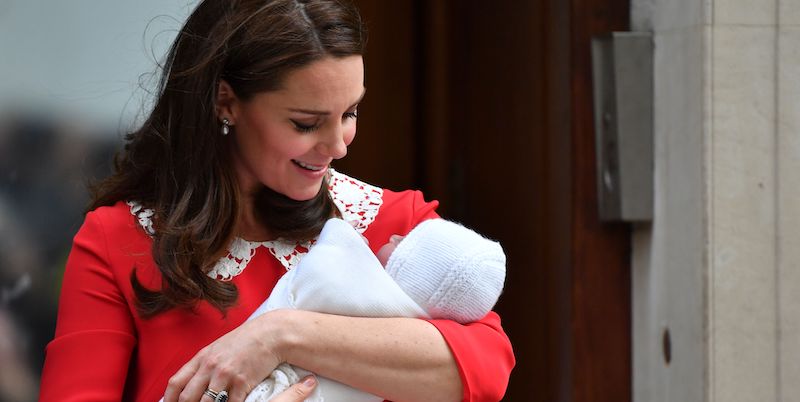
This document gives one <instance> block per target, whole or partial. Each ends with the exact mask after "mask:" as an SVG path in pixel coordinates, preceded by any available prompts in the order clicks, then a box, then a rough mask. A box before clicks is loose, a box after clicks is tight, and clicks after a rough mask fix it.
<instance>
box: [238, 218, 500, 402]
mask: <svg viewBox="0 0 800 402" xmlns="http://www.w3.org/2000/svg"><path fill="white" fill-rule="evenodd" d="M505 263H506V258H505V254H504V253H503V249H502V248H501V247H500V244H498V243H497V242H494V241H491V240H488V239H486V238H484V237H482V236H481V235H479V234H477V233H475V232H473V231H472V230H469V229H467V228H465V227H463V226H461V225H458V224H456V223H453V222H449V221H446V220H443V219H431V220H427V221H425V222H422V223H420V224H419V225H418V226H417V227H416V228H414V229H413V230H412V231H411V232H410V233H408V235H406V236H405V237H400V236H393V237H392V238H391V239H390V241H389V243H387V244H386V245H384V246H383V247H382V248H381V249H380V250H379V251H378V253H377V256H376V255H375V254H373V253H372V251H371V250H370V249H369V247H368V246H367V244H366V243H365V241H364V239H363V238H362V237H361V236H360V235H359V234H358V233H357V232H356V231H355V229H353V227H352V226H350V225H349V224H348V223H346V222H345V221H343V220H341V219H330V220H329V221H328V222H327V223H326V224H325V227H324V228H323V229H322V232H321V233H320V236H319V239H318V241H317V243H316V245H315V246H314V247H312V248H311V250H310V251H309V252H308V254H306V255H305V256H304V257H303V259H302V260H301V261H300V263H299V264H298V265H297V267H296V268H295V269H293V270H291V271H289V272H287V273H286V274H285V275H284V276H283V277H282V278H281V279H280V280H279V281H278V283H277V284H276V285H275V288H274V289H273V291H272V294H271V295H270V296H269V298H268V299H267V300H266V301H265V302H264V303H263V304H262V305H261V306H260V307H259V308H258V309H257V310H256V311H255V312H254V313H253V315H251V317H250V319H253V318H255V317H257V316H259V315H261V314H264V313H265V312H267V311H271V310H275V309H279V308H294V309H303V310H310V311H317V312H322V313H328V314H338V315H348V316H360V317H419V318H438V319H449V320H454V321H457V322H459V323H468V322H472V321H475V320H478V319H480V318H482V317H483V316H484V315H486V314H487V313H488V312H489V311H490V310H491V309H492V307H494V304H495V303H496V302H497V298H498V297H499V296H500V293H501V292H502V290H503V282H504V281H505ZM382 265H384V266H385V269H384V267H382ZM308 374H309V372H308V371H306V370H303V369H301V368H299V367H294V366H291V365H288V364H281V365H280V366H278V367H277V368H276V369H275V371H273V373H272V374H271V375H270V377H268V378H267V379H265V380H264V381H263V382H262V383H260V384H259V385H258V386H256V387H255V388H254V389H253V390H252V391H251V392H250V394H249V395H248V396H247V399H246V402H260V401H269V400H270V399H271V398H272V397H274V396H276V395H278V394H279V393H280V392H282V391H283V390H285V389H286V388H288V387H289V386H291V385H292V384H294V383H296V382H298V381H299V380H300V378H302V377H304V376H306V375H308ZM323 397H324V401H325V402H345V401H347V402H353V401H356V402H357V401H378V402H380V401H383V398H381V397H378V396H375V395H371V394H368V393H366V392H363V391H360V390H356V389H354V388H351V387H349V386H346V385H344V384H342V383H339V382H336V381H333V380H330V379H327V378H324V377H319V378H318V386H317V387H316V388H315V390H314V393H313V394H312V395H311V397H309V398H307V399H306V401H307V402H322V401H323Z"/></svg>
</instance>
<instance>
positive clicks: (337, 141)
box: [220, 56, 364, 201]
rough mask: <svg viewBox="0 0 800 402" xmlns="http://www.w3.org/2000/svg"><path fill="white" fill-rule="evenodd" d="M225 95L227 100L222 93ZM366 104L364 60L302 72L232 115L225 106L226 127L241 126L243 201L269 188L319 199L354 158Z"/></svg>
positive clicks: (232, 105)
mask: <svg viewBox="0 0 800 402" xmlns="http://www.w3.org/2000/svg"><path fill="white" fill-rule="evenodd" d="M225 85H227V84H223V86H225ZM228 90H229V87H228ZM230 92H231V93H232V91H230ZM220 93H221V95H220V96H221V97H223V98H224V96H225V94H224V90H223V87H222V86H221V90H220ZM363 96H364V64H363V60H362V58H361V56H349V57H344V58H333V57H327V58H324V59H321V60H318V61H316V62H314V63H312V64H309V65H308V66H305V67H302V68H299V69H297V70H295V71H293V72H291V73H289V74H288V75H287V77H286V79H285V80H284V82H283V85H282V88H281V89H279V90H276V91H270V92H263V93H259V94H257V95H255V96H254V97H252V98H251V99H250V100H248V101H246V102H243V101H240V100H238V99H236V98H235V96H232V98H233V99H232V100H231V101H230V102H228V103H227V106H229V107H227V108H226V107H225V105H226V103H225V102H222V104H223V107H222V108H221V109H220V120H221V119H222V118H223V117H226V118H228V119H229V120H230V121H231V125H232V126H234V127H233V130H232V132H231V135H232V136H233V141H234V147H233V152H234V155H233V160H234V169H235V171H236V175H237V178H238V182H239V185H240V186H241V187H242V191H243V193H244V194H246V195H247V194H253V193H254V192H255V191H256V190H257V189H258V188H259V187H260V186H261V185H265V186H267V187H269V188H270V189H272V190H274V191H277V192H279V193H281V194H283V195H285V196H287V197H289V198H291V199H293V200H297V201H303V200H308V199H311V198H313V197H314V196H315V195H317V193H318V192H319V190H320V186H321V185H322V180H323V179H324V177H325V175H326V173H327V171H328V167H329V164H330V163H331V161H332V160H334V159H339V158H343V157H344V156H345V154H347V146H348V145H350V143H351V142H352V141H353V138H354V137H355V135H356V115H357V107H358V103H359V102H360V101H361V98H362V97H363ZM226 113H229V114H226Z"/></svg>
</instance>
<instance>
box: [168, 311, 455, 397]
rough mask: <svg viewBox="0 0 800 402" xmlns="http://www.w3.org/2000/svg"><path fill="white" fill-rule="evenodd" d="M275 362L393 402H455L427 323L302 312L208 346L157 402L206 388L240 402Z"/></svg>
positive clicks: (448, 361)
mask: <svg viewBox="0 0 800 402" xmlns="http://www.w3.org/2000/svg"><path fill="white" fill-rule="evenodd" d="M283 361H286V362H289V363H291V364H294V365H297V366H299V367H303V368H305V369H307V370H310V371H313V372H315V373H317V374H319V375H322V376H326V377H329V378H332V379H335V380H338V381H341V382H343V383H346V384H348V385H351V386H354V387H356V388H360V389H363V390H365V391H368V392H371V393H373V394H376V395H380V396H382V397H384V398H387V399H390V400H394V401H459V400H461V390H462V384H461V380H460V376H459V372H458V368H457V365H456V362H455V360H454V359H453V356H452V354H451V353H450V350H449V349H448V346H447V343H446V342H445V341H444V339H443V338H442V335H441V334H440V333H439V331H438V330H437V329H436V328H435V327H434V326H433V325H431V324H430V323H428V322H426V321H424V320H417V319H410V318H357V317H345V316H337V315H329V314H322V313H314V312H308V311H302V310H276V311H271V312H268V313H266V314H264V315H263V316H261V317H258V318H257V319H255V320H252V321H248V322H246V323H245V324H243V325H242V326H240V327H239V328H237V329H236V330H234V331H232V332H230V333H228V334H227V335H225V336H223V337H222V338H220V339H218V340H217V341H215V342H213V343H212V344H211V345H209V346H207V347H206V348H204V349H203V350H201V351H200V352H199V353H198V354H197V355H196V356H195V357H194V358H193V359H192V360H191V361H189V362H188V363H187V364H186V365H185V366H184V367H183V368H181V369H180V370H179V371H178V373H176V374H175V376H173V378H171V379H170V381H169V387H168V388H167V392H166V394H165V397H164V400H165V401H166V402H175V401H178V400H181V401H183V400H186V401H196V400H200V398H201V397H202V394H203V391H204V390H205V389H206V388H209V387H210V388H212V389H215V390H221V389H226V390H228V392H229V394H230V401H231V402H238V401H242V400H244V397H245V396H246V394H247V392H249V391H250V390H251V389H252V388H253V387H254V386H255V385H256V384H257V383H258V382H260V381H261V380H262V379H263V378H265V377H266V376H267V375H268V374H269V373H270V372H271V371H272V370H273V369H274V368H275V366H277V365H278V364H279V363H280V362H283ZM206 399H208V398H206Z"/></svg>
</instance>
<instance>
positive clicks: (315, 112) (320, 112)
mask: <svg viewBox="0 0 800 402" xmlns="http://www.w3.org/2000/svg"><path fill="white" fill-rule="evenodd" d="M366 94H367V88H364V91H363V92H361V96H359V97H358V100H357V101H355V103H353V104H352V105H350V107H349V108H348V109H352V108H354V107H356V105H358V104H359V103H361V101H362V100H363V99H364V95H366ZM289 111H290V112H296V113H304V114H313V115H318V116H327V115H329V114H331V112H328V111H325V110H313V109H295V108H289Z"/></svg>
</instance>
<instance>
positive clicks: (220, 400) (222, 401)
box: [203, 388, 228, 402]
mask: <svg viewBox="0 0 800 402" xmlns="http://www.w3.org/2000/svg"><path fill="white" fill-rule="evenodd" d="M203 394H205V395H208V396H210V397H211V398H212V399H214V402H227V401H228V391H225V390H222V391H214V390H213V389H211V388H206V390H205V392H203Z"/></svg>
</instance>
